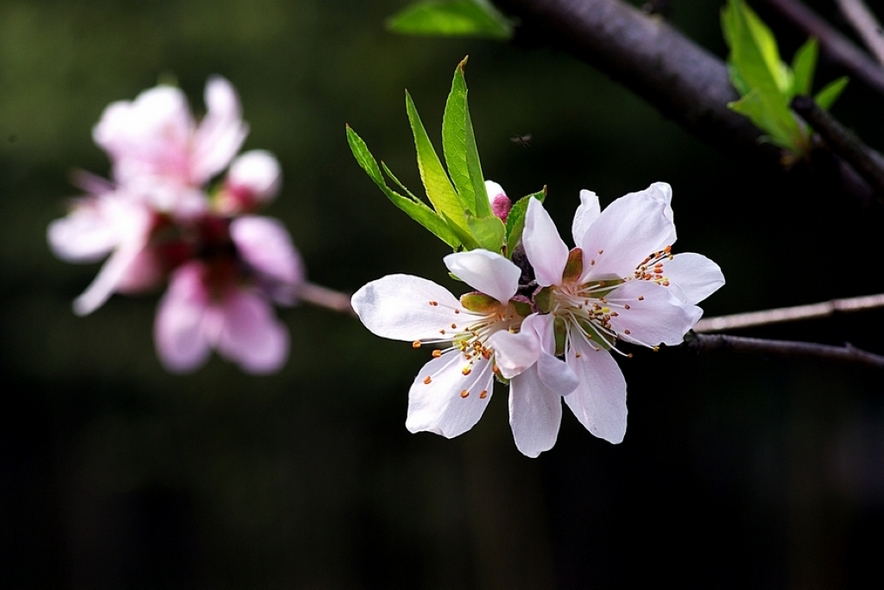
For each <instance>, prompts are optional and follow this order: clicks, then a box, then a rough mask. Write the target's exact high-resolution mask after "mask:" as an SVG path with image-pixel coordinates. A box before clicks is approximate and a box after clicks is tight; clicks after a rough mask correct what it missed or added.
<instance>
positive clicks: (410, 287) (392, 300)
mask: <svg viewBox="0 0 884 590" xmlns="http://www.w3.org/2000/svg"><path fill="white" fill-rule="evenodd" d="M350 303H351V304H352V305H353V309H354V310H355V311H356V315H358V316H359V319H360V320H362V323H363V324H365V327H366V328H368V329H369V330H370V331H371V332H372V333H374V334H376V335H377V336H381V337H383V338H391V339H393V340H405V341H413V340H423V339H425V340H433V341H438V340H440V339H441V338H440V336H442V335H443V334H440V330H445V328H446V327H447V326H449V325H450V324H451V323H452V322H461V321H463V320H465V319H466V318H467V317H469V315H470V312H468V311H466V310H465V309H464V308H463V307H461V305H460V302H458V300H457V299H455V298H454V295H452V294H451V293H450V292H449V291H448V290H447V289H445V288H444V287H441V286H439V285H437V284H436V283H434V282H433V281H428V280H427V279H422V278H420V277H415V276H412V275H403V274H397V275H388V276H385V277H383V278H380V279H378V280H376V281H372V282H370V283H368V284H367V285H365V286H363V287H362V288H361V289H359V290H358V291H356V293H354V294H353V298H352V299H351V300H350ZM456 311H457V312H460V313H459V314H458V313H456Z"/></svg>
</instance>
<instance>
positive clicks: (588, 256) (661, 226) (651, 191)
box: [578, 183, 675, 281]
mask: <svg viewBox="0 0 884 590" xmlns="http://www.w3.org/2000/svg"><path fill="white" fill-rule="evenodd" d="M671 194H672V193H671V191H670V190H669V185H667V184H664V183H656V184H652V185H651V186H650V187H649V188H647V189H645V190H644V191H640V192H637V193H630V194H628V195H626V196H624V197H620V198H619V199H617V200H615V201H614V202H613V203H611V204H610V205H608V206H607V207H606V208H605V210H604V211H602V213H601V214H600V215H599V217H598V219H596V221H595V222H594V223H593V224H592V230H591V231H588V232H586V234H585V236H584V239H583V241H582V242H581V243H579V244H578V246H580V247H581V248H582V249H583V256H584V265H583V277H582V279H583V280H584V281H586V280H588V279H590V278H593V277H595V278H603V277H608V276H611V275H616V276H618V277H627V276H630V275H632V274H633V272H634V271H635V268H636V267H637V266H638V265H639V264H640V263H641V262H642V260H644V259H645V257H647V256H648V255H649V254H651V253H653V252H656V251H658V250H662V249H663V248H665V247H666V246H668V245H671V244H672V243H673V242H674V241H675V225H674V223H673V221H672V208H671V207H670V206H669V199H670V198H671Z"/></svg>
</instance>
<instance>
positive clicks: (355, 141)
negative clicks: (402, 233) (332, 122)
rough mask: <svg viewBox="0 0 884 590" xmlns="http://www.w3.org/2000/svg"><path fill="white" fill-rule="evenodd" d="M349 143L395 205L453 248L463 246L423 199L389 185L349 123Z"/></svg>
mask: <svg viewBox="0 0 884 590" xmlns="http://www.w3.org/2000/svg"><path fill="white" fill-rule="evenodd" d="M347 143H349V144H350V150H351V151H352V152H353V156H354V157H355V158H356V162H357V163H358V164H359V166H360V167H361V168H362V169H363V170H365V172H366V174H368V176H369V177H370V178H371V179H372V180H373V181H374V183H375V184H376V185H378V188H380V189H381V191H383V193H384V194H385V195H387V198H388V199H390V201H392V203H393V204H394V205H396V206H397V207H399V208H400V209H401V210H402V211H404V212H405V213H406V214H407V215H408V216H409V217H411V218H412V219H414V220H415V221H417V222H418V223H419V224H421V225H422V226H424V227H425V228H426V229H427V230H429V232H430V233H432V234H433V235H435V236H436V237H438V238H439V239H440V240H442V241H443V242H445V243H446V244H448V245H449V246H451V247H452V248H453V249H455V250H456V249H458V248H459V247H460V246H461V240H460V239H459V238H458V237H457V235H456V234H455V233H454V232H453V231H451V228H449V227H448V224H447V223H446V221H445V220H444V219H442V218H441V217H439V216H438V215H437V214H436V213H435V212H434V211H433V210H432V209H430V208H429V207H428V206H427V205H425V204H424V203H423V202H422V201H420V200H417V199H416V198H412V199H409V198H407V197H404V196H402V195H400V194H399V193H397V192H396V191H394V190H393V189H391V188H390V187H388V186H387V183H386V182H385V181H384V177H383V175H382V174H381V170H380V168H379V167H378V163H377V160H375V158H374V156H372V155H371V152H370V151H369V149H368V146H367V145H366V144H365V142H364V141H363V140H362V138H361V137H359V135H357V133H356V132H355V131H353V129H352V128H351V127H350V126H349V125H348V126H347ZM384 170H386V171H387V172H388V174H390V177H391V178H393V179H394V180H396V179H395V177H394V176H393V175H392V174H391V173H389V170H388V169H387V167H386V166H384ZM396 183H397V184H399V185H400V186H402V185H401V183H399V181H398V180H396ZM403 188H404V187H403Z"/></svg>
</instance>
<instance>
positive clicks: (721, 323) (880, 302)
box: [694, 293, 884, 333]
mask: <svg viewBox="0 0 884 590" xmlns="http://www.w3.org/2000/svg"><path fill="white" fill-rule="evenodd" d="M876 307H884V293H881V294H879V295H866V296H864V297H849V298H846V299H832V300H831V301H823V302H821V303H812V304H809V305H797V306H794V307H780V308H778V309H766V310H764V311H752V312H748V313H737V314H733V315H725V316H719V317H715V318H707V319H703V320H700V321H699V322H697V325H696V326H694V332H698V333H700V332H719V331H721V330H735V329H737V328H749V327H753V326H767V325H770V324H778V323H781V322H792V321H796V320H806V319H810V318H822V317H827V316H830V315H833V314H835V313H837V312H848V311H861V310H864V309H873V308H876Z"/></svg>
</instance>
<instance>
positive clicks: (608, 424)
mask: <svg viewBox="0 0 884 590" xmlns="http://www.w3.org/2000/svg"><path fill="white" fill-rule="evenodd" d="M571 344H572V347H571V350H569V351H568V356H567V359H566V360H567V363H568V366H569V367H571V369H572V370H573V371H574V373H575V374H576V375H577V377H578V378H579V379H580V385H578V386H577V389H575V390H574V391H573V392H572V393H571V394H570V395H567V396H565V403H566V404H568V407H569V408H571V411H572V412H574V415H575V416H576V417H577V420H579V421H580V423H581V424H583V426H584V427H586V429H587V430H589V431H590V432H591V433H592V434H593V435H595V436H597V437H599V438H603V439H605V440H606V441H608V442H611V443H614V444H616V443H619V442H621V441H623V436H624V435H625V434H626V380H625V379H624V378H623V373H622V372H621V371H620V367H618V366H617V361H615V360H614V359H613V357H612V356H611V354H610V353H609V352H607V351H605V350H594V349H593V348H591V347H590V346H589V345H588V344H586V343H585V342H583V341H582V340H580V339H574V340H573V341H572V343H571ZM575 352H579V353H580V356H579V357H577V356H575V354H574V353H575Z"/></svg>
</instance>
